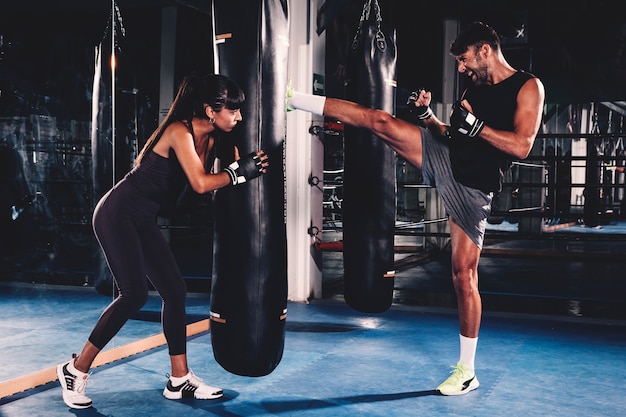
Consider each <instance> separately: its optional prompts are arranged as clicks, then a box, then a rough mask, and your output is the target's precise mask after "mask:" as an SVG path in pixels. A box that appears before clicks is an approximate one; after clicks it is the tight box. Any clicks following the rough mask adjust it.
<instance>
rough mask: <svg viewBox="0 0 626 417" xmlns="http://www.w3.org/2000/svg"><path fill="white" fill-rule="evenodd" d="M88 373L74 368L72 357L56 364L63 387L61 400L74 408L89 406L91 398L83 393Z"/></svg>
mask: <svg viewBox="0 0 626 417" xmlns="http://www.w3.org/2000/svg"><path fill="white" fill-rule="evenodd" d="M89 375H90V374H86V373H84V372H80V371H79V370H77V369H76V368H74V359H72V360H71V361H69V362H65V363H62V364H60V365H57V377H58V378H59V383H60V384H61V388H62V389H63V401H64V402H65V404H67V406H68V407H70V408H76V409H83V408H89V407H91V398H89V397H87V396H86V395H85V390H86V388H87V379H88V378H89Z"/></svg>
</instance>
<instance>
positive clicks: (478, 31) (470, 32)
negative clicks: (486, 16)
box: [450, 22, 500, 56]
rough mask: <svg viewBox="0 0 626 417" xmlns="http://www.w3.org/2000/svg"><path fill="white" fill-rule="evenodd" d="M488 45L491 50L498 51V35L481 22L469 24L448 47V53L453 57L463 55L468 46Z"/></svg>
mask: <svg viewBox="0 0 626 417" xmlns="http://www.w3.org/2000/svg"><path fill="white" fill-rule="evenodd" d="M486 43H487V44H489V46H491V49H493V50H494V51H497V50H499V49H500V37H499V36H498V33H497V32H496V31H495V30H494V29H493V28H492V27H491V26H489V25H486V24H485V23H483V22H472V23H470V24H469V25H468V26H467V27H466V28H465V29H463V31H462V32H461V33H459V34H458V36H457V37H456V39H455V40H454V42H452V44H451V45H450V53H451V54H452V55H454V56H458V55H461V54H463V53H465V52H466V51H467V50H468V49H469V47H470V46H474V47H477V48H479V47H481V46H482V45H484V44H486Z"/></svg>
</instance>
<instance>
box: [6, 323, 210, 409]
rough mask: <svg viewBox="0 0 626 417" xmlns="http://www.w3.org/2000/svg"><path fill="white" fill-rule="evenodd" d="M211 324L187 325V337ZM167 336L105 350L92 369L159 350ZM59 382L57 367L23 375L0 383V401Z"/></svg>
mask: <svg viewBox="0 0 626 417" xmlns="http://www.w3.org/2000/svg"><path fill="white" fill-rule="evenodd" d="M209 329H210V322H209V319H204V320H200V321H198V322H195V323H191V324H188V325H187V337H190V336H195V335H198V334H200V333H204V332H207V331H209ZM165 343H166V341H165V336H164V335H163V333H159V334H155V335H153V336H149V337H146V338H145V339H141V340H138V341H136V342H131V343H128V344H126V345H123V346H118V347H116V348H112V349H109V350H104V351H102V352H100V354H99V355H98V356H97V357H96V360H95V361H94V363H93V366H92V369H93V368H97V367H98V366H102V365H106V364H108V363H111V362H115V361H118V360H120V359H124V358H127V357H129V356H132V355H136V354H138V353H142V352H145V351H147V350H150V349H154V348H157V347H159V346H163V345H165ZM56 380H57V372H56V366H53V367H51V368H47V369H42V370H41V371H36V372H33V373H30V374H28V375H23V376H20V377H17V378H13V379H9V380H7V381H3V382H0V399H2V398H5V397H10V396H11V395H15V394H17V393H19V392H23V391H27V390H29V389H32V388H35V387H38V386H40V385H45V384H47V383H49V382H54V381H56Z"/></svg>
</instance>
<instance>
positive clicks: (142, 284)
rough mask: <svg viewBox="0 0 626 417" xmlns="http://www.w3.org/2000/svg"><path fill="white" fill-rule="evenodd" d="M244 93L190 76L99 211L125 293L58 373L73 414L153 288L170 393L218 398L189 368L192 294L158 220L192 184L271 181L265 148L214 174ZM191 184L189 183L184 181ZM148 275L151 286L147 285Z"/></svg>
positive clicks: (211, 78)
mask: <svg viewBox="0 0 626 417" xmlns="http://www.w3.org/2000/svg"><path fill="white" fill-rule="evenodd" d="M244 100H245V96H244V93H243V91H242V90H241V89H240V88H239V87H238V86H237V85H236V84H235V83H234V82H233V81H232V80H230V79H229V78H227V77H225V76H222V75H208V76H204V77H189V78H186V79H185V80H184V81H183V83H182V84H181V86H180V88H179V90H178V93H177V95H176V98H175V100H174V102H173V103H172V107H171V109H170V111H169V113H168V114H167V116H166V118H165V119H164V120H163V122H161V124H160V125H159V126H158V128H157V129H156V130H155V132H154V133H153V134H152V135H151V136H150V138H148V140H147V142H146V144H145V146H144V147H143V149H142V150H141V152H140V154H139V155H138V157H137V160H136V161H135V164H134V167H133V169H132V170H131V171H130V172H129V173H128V174H127V175H126V176H125V177H124V178H123V179H122V180H121V181H120V182H119V183H117V184H116V185H115V186H114V187H113V188H112V189H111V190H110V191H109V192H108V193H107V194H106V195H104V197H103V198H102V199H101V200H100V202H99V203H98V204H97V206H96V208H95V211H94V215H93V228H94V232H95V235H96V238H97V239H98V242H99V244H100V246H101V247H102V250H103V251H104V254H105V257H106V260H107V263H108V265H109V268H110V269H111V272H112V274H113V277H114V280H115V283H116V285H117V288H118V293H119V295H118V297H117V298H116V299H115V300H114V301H113V302H112V303H111V304H110V305H109V306H108V307H107V308H106V309H105V310H104V312H103V313H102V315H101V316H100V318H99V319H98V322H97V323H96V325H95V327H94V328H93V330H92V332H91V334H90V335H89V338H88V339H87V341H86V343H85V345H84V347H83V349H82V351H81V352H80V354H79V355H78V356H76V355H74V357H73V358H72V359H71V360H70V361H68V362H66V363H62V364H60V365H58V366H57V375H58V378H59V382H60V384H61V387H62V388H63V400H64V401H65V403H66V404H67V405H68V406H69V407H70V408H76V409H81V408H88V407H91V404H92V402H91V399H89V398H88V397H87V396H86V395H85V387H86V383H87V378H88V377H89V369H90V368H91V365H92V363H93V361H94V359H95V358H96V356H97V355H98V353H99V352H100V351H101V350H102V349H103V348H104V346H105V345H106V344H107V343H108V342H109V341H110V340H111V339H112V338H113V337H114V336H115V335H116V334H117V332H118V331H119V330H120V329H121V327H122V326H123V325H124V323H126V321H127V320H128V319H129V317H130V316H131V315H133V314H134V313H136V312H137V311H139V309H141V307H142V306H143V305H144V304H145V303H146V301H147V299H148V280H149V281H150V283H151V284H152V285H153V286H154V288H155V289H156V290H157V291H158V292H159V294H160V296H161V298H162V299H163V307H162V308H163V311H162V325H163V333H164V335H165V338H166V341H167V345H168V352H169V355H170V361H171V376H170V377H169V380H168V383H167V386H166V387H165V389H164V391H163V395H164V396H165V397H166V398H168V399H180V398H183V397H193V398H196V399H213V398H219V397H221V396H222V390H221V389H220V388H216V387H210V386H208V385H207V384H205V383H204V382H202V380H201V379H200V378H198V377H197V376H195V375H194V374H193V372H191V370H190V369H189V368H188V365H187V354H186V319H185V298H186V287H185V282H184V280H183V278H182V275H181V273H180V271H179V267H178V265H177V263H176V260H175V258H174V255H173V253H172V251H171V249H170V247H169V245H168V243H167V241H166V240H165V238H164V237H163V235H162V233H161V231H160V229H159V226H158V224H157V222H156V217H157V213H158V212H159V210H160V209H161V208H162V207H163V206H166V205H168V204H172V202H174V201H175V199H176V197H177V196H178V195H179V194H180V191H181V189H182V188H183V187H184V186H185V185H186V184H185V182H186V183H188V184H189V186H191V188H192V189H193V190H194V191H195V192H197V193H199V194H203V193H207V192H210V191H214V190H217V189H219V188H222V187H225V186H227V185H231V184H232V185H237V184H241V183H244V182H246V181H248V180H251V179H253V178H256V177H258V176H260V175H262V174H263V173H265V171H266V168H267V167H268V165H269V163H268V160H267V155H265V153H264V152H263V151H262V150H261V151H258V152H253V153H250V154H249V155H247V156H245V157H243V158H240V156H239V150H238V149H237V147H236V146H235V147H233V152H234V160H235V162H233V163H232V164H230V165H229V166H228V167H226V168H224V169H223V170H221V171H220V172H213V171H212V169H211V167H212V166H213V163H214V161H215V149H216V144H217V143H218V142H219V141H220V140H223V136H224V134H225V133H227V132H230V131H231V130H232V129H233V128H234V127H235V126H236V125H237V123H238V122H240V121H241V120H242V117H241V112H240V109H241V106H242V104H243V102H244ZM181 180H182V181H181ZM146 277H147V279H146Z"/></svg>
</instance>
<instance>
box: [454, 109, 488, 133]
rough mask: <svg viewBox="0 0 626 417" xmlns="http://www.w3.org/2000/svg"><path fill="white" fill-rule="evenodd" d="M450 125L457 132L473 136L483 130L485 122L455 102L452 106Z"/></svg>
mask: <svg viewBox="0 0 626 417" xmlns="http://www.w3.org/2000/svg"><path fill="white" fill-rule="evenodd" d="M450 126H451V127H452V129H454V130H456V131H457V132H459V133H461V134H463V135H465V136H468V137H470V138H473V137H474V136H477V135H478V134H479V133H480V131H481V130H483V127H484V126H485V123H484V122H483V121H482V120H480V119H479V118H477V117H476V116H474V114H473V113H472V112H470V111H468V110H467V109H466V108H465V107H463V106H462V105H461V103H459V102H457V103H455V104H454V106H452V114H451V115H450Z"/></svg>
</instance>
